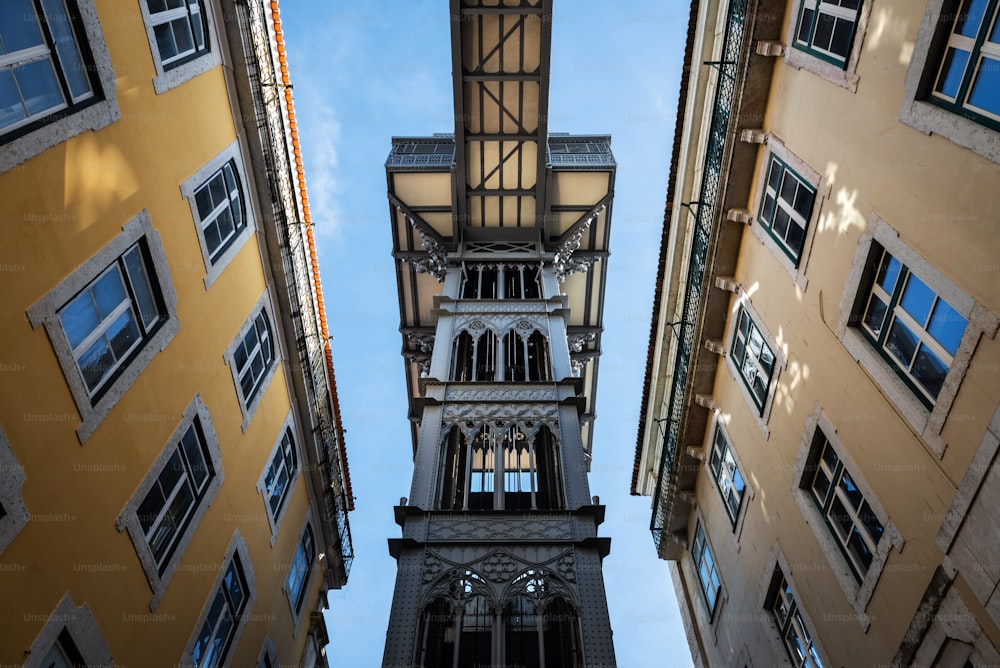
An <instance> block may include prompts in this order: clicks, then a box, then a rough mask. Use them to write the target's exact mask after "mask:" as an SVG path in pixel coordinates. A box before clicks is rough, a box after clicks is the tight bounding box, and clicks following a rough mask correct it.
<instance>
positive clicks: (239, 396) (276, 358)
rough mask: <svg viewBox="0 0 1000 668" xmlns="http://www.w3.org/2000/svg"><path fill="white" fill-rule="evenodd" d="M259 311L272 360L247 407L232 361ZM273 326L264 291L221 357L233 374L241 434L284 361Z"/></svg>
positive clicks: (276, 330)
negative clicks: (239, 412)
mask: <svg viewBox="0 0 1000 668" xmlns="http://www.w3.org/2000/svg"><path fill="white" fill-rule="evenodd" d="M261 311H263V312H264V313H265V314H266V318H267V323H268V326H269V328H270V334H271V345H272V346H273V349H274V352H273V359H272V360H271V364H270V365H269V366H268V368H267V370H265V371H264V376H263V378H261V380H260V384H259V385H258V387H257V390H256V392H255V393H254V395H253V398H252V399H251V400H250V404H249V405H247V403H246V401H245V400H244V397H243V389H242V388H241V387H240V375H239V369H237V368H236V360H235V359H234V354H235V352H236V348H237V346H239V345H240V343H241V342H242V341H243V337H244V336H245V335H246V333H247V332H248V331H250V328H251V327H253V326H254V321H255V320H256V318H257V316H258V315H259V314H260V313H261ZM275 325H276V320H275V318H274V306H273V305H272V303H271V296H270V293H269V292H268V290H266V289H265V290H264V293H263V294H262V295H261V296H260V299H258V300H257V303H256V304H254V306H253V308H252V309H251V311H250V314H249V315H248V316H247V319H246V321H245V322H244V323H243V324H242V325H241V326H240V329H239V331H237V332H236V336H235V337H233V341H232V343H230V344H229V347H228V348H227V349H226V352H225V353H224V354H223V356H222V359H223V362H224V363H225V364H226V365H228V366H229V370H230V371H231V372H232V374H233V384H234V386H235V387H234V389H235V390H236V401H237V403H239V405H240V411H242V413H243V422H242V424H241V425H240V427H241V429H242V430H243V433H246V431H247V429H249V428H250V422H251V421H252V420H253V416H254V413H256V411H257V407H258V406H259V405H260V402H261V400H262V399H263V398H264V395H265V394H266V393H267V388H268V386H270V384H271V380H272V379H273V378H274V374H275V372H276V371H277V369H278V365H279V364H280V363H281V361H282V360H283V359H284V354H283V353H282V348H281V343H280V338H279V334H278V329H277V327H276V326H275Z"/></svg>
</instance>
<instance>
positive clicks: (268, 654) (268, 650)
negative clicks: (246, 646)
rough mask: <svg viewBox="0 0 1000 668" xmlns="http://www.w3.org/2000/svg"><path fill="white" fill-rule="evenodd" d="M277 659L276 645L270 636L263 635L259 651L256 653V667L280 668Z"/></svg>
mask: <svg viewBox="0 0 1000 668" xmlns="http://www.w3.org/2000/svg"><path fill="white" fill-rule="evenodd" d="M280 666H281V664H280V662H279V661H278V647H277V646H276V645H275V644H274V640H272V639H271V636H269V635H266V636H264V642H263V643H262V644H261V646H260V653H259V654H258V655H257V668H280Z"/></svg>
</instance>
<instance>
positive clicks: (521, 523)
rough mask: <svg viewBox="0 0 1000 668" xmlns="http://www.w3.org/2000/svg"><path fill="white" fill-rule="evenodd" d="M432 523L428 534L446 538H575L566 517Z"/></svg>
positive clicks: (491, 518) (435, 520)
mask: <svg viewBox="0 0 1000 668" xmlns="http://www.w3.org/2000/svg"><path fill="white" fill-rule="evenodd" d="M439 519H440V518H438V517H435V519H434V520H432V521H431V522H430V523H429V526H428V529H427V538H428V539H429V540H443V541H461V540H469V541H481V540H498V539H502V540H507V541H509V540H571V539H572V538H573V531H572V529H571V527H570V524H569V522H567V521H566V520H565V519H555V520H545V519H533V520H523V519H519V520H505V519H502V518H497V517H490V518H489V519H488V520H486V521H484V520H473V519H456V520H452V521H443V522H442V521H439Z"/></svg>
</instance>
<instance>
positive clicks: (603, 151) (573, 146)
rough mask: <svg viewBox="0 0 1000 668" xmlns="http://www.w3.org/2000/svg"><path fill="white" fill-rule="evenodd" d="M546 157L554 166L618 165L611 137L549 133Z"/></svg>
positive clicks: (588, 166)
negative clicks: (612, 152) (613, 153)
mask: <svg viewBox="0 0 1000 668" xmlns="http://www.w3.org/2000/svg"><path fill="white" fill-rule="evenodd" d="M547 148H548V151H547V153H546V159H547V160H548V164H549V165H550V166H552V167H577V168H606V167H614V166H616V165H617V163H616V162H615V158H614V156H613V155H612V154H611V138H610V137H579V136H575V137H574V136H564V135H558V134H551V135H549V141H548V147H547Z"/></svg>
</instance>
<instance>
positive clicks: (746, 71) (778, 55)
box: [632, 0, 1000, 666]
mask: <svg viewBox="0 0 1000 668" xmlns="http://www.w3.org/2000/svg"><path fill="white" fill-rule="evenodd" d="M998 13H1000V8H998V3H996V2H987V1H985V0H984V1H972V2H965V3H958V2H946V1H942V0H920V2H905V1H901V0H900V1H894V0H884V1H883V0H847V1H843V2H833V1H830V0H792V1H767V0H730V1H726V0H721V1H707V2H706V1H701V2H699V1H695V2H693V3H692V8H691V18H690V24H689V30H688V39H687V44H686V55H685V63H686V65H687V66H688V67H687V68H686V69H685V74H684V76H683V80H682V85H681V91H680V104H679V108H678V122H677V130H676V141H675V144H674V153H673V156H672V161H671V174H670V181H669V191H668V194H667V213H666V217H665V227H664V235H663V242H662V247H661V256H660V267H659V275H658V278H657V286H656V297H655V300H654V321H653V326H652V332H651V339H650V350H649V357H648V363H647V372H646V381H645V386H644V395H643V403H642V406H641V412H642V416H641V423H640V426H639V434H638V443H637V449H636V456H635V470H634V476H633V482H632V493H633V494H640V495H649V496H651V497H653V516H652V521H651V529H652V532H653V537H654V542H655V544H656V547H657V550H658V554H659V555H660V557H661V558H664V559H666V560H668V561H669V562H670V563H669V568H670V572H671V576H672V579H673V581H674V585H675V589H676V591H677V594H678V600H679V602H680V605H681V609H682V617H683V618H684V620H685V627H686V631H687V636H688V640H689V644H690V649H691V653H692V656H693V657H694V659H695V663H696V664H697V665H713V666H714V665H718V666H732V665H740V666H743V665H753V666H772V665H782V664H789V663H791V664H792V665H807V666H888V665H898V666H910V665H921V666H985V665H997V664H998V663H1000V652H998V649H997V648H998V647H1000V591H998V588H997V587H998V584H1000V538H998V536H1000V520H998V519H997V515H996V513H995V503H994V501H995V500H996V498H997V497H998V495H1000V479H998V476H997V473H996V470H997V469H996V466H995V464H996V456H997V450H998V436H1000V409H998V406H1000V342H998V341H997V339H996V334H997V327H998V315H1000V281H998V276H1000V265H998V264H997V260H996V258H997V255H998V251H1000V242H998V240H997V235H996V225H997V222H998V215H997V212H996V206H995V203H994V202H993V199H994V197H993V195H994V193H996V192H998V191H1000V132H998V131H1000V83H998V81H997V78H996V74H995V73H996V72H997V71H1000V57H998V55H997V54H998V53H1000V51H998V49H1000V42H998V40H1000V37H998V36H997V35H1000V28H998V20H1000V19H998Z"/></svg>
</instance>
